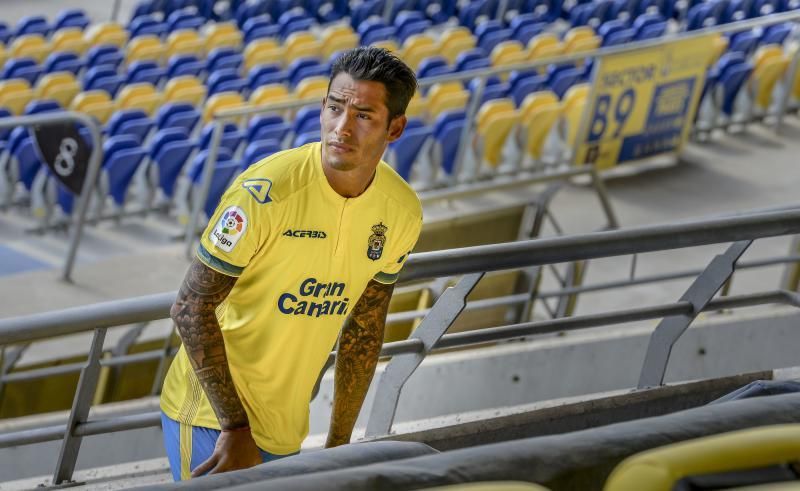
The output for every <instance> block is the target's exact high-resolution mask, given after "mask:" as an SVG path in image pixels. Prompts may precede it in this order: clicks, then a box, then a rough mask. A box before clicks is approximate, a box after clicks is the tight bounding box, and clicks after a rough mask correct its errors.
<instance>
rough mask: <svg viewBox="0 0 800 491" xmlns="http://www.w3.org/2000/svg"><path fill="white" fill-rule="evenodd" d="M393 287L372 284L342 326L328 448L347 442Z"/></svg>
mask: <svg viewBox="0 0 800 491" xmlns="http://www.w3.org/2000/svg"><path fill="white" fill-rule="evenodd" d="M393 290H394V285H384V284H382V283H379V282H377V281H375V280H372V281H370V282H369V284H368V285H367V288H366V290H364V293H363V294H362V295H361V298H360V299H359V300H358V303H356V305H355V307H353V311H352V312H351V313H350V316H349V317H348V318H347V320H346V321H345V323H344V327H343V328H342V333H341V336H340V337H339V349H338V350H337V353H336V375H335V380H334V397H333V414H332V415H331V428H330V432H329V434H328V444H327V446H328V447H332V446H336V445H342V444H345V443H349V442H350V436H351V434H352V432H353V427H354V426H355V424H356V419H357V418H358V413H359V411H360V410H361V405H362V404H363V402H364V397H365V396H366V395H367V389H369V384H370V382H371V381H372V376H373V375H374V374H375V367H376V366H377V364H378V356H379V355H380V352H381V346H382V345H383V330H384V326H385V324H386V314H387V312H388V311H389V300H390V299H391V297H392V291H393Z"/></svg>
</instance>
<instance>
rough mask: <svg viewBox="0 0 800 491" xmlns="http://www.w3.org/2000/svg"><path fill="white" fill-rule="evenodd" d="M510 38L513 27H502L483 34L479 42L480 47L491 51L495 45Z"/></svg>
mask: <svg viewBox="0 0 800 491" xmlns="http://www.w3.org/2000/svg"><path fill="white" fill-rule="evenodd" d="M509 39H511V29H500V30H499V31H494V32H491V33H489V34H486V35H485V36H483V38H481V40H480V41H479V42H478V47H479V48H482V49H483V50H484V51H486V52H487V53H491V52H492V50H493V49H494V47H495V46H497V45H498V44H500V43H502V42H503V41H508V40H509Z"/></svg>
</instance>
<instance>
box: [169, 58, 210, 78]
mask: <svg viewBox="0 0 800 491" xmlns="http://www.w3.org/2000/svg"><path fill="white" fill-rule="evenodd" d="M205 69H206V63H205V62H203V61H200V60H199V59H198V58H197V57H196V56H194V55H175V56H172V57H170V59H169V61H168V62H167V78H175V77H181V76H183V75H192V76H194V77H200V76H201V75H202V74H203V72H204V71H205Z"/></svg>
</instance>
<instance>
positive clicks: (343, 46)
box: [320, 24, 359, 58]
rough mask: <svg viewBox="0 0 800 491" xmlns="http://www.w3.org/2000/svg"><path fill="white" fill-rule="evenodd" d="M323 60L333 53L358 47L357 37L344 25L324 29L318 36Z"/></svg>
mask: <svg viewBox="0 0 800 491" xmlns="http://www.w3.org/2000/svg"><path fill="white" fill-rule="evenodd" d="M320 41H321V44H322V56H323V58H330V57H331V55H332V54H333V53H336V52H337V51H343V50H347V49H352V48H355V47H357V46H358V44H359V38H358V35H357V34H356V33H355V32H353V30H352V29H350V28H349V26H347V25H346V24H338V25H335V26H330V27H327V28H325V30H323V31H322V34H321V35H320Z"/></svg>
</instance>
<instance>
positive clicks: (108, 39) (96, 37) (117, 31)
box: [83, 22, 128, 48]
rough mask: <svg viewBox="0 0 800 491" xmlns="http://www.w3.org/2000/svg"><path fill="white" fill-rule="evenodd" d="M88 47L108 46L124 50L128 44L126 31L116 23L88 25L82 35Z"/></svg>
mask: <svg viewBox="0 0 800 491" xmlns="http://www.w3.org/2000/svg"><path fill="white" fill-rule="evenodd" d="M83 37H84V39H85V40H86V43H87V44H88V45H89V46H98V45H100V44H110V45H113V46H116V47H118V48H124V47H125V44H126V43H127V42H128V31H126V30H125V28H124V27H122V26H121V25H120V24H117V23H116V22H100V23H98V24H92V25H90V26H89V27H88V28H87V29H86V31H85V32H84V34H83Z"/></svg>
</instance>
